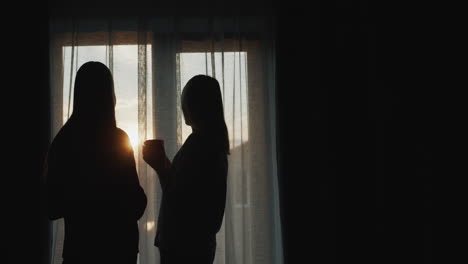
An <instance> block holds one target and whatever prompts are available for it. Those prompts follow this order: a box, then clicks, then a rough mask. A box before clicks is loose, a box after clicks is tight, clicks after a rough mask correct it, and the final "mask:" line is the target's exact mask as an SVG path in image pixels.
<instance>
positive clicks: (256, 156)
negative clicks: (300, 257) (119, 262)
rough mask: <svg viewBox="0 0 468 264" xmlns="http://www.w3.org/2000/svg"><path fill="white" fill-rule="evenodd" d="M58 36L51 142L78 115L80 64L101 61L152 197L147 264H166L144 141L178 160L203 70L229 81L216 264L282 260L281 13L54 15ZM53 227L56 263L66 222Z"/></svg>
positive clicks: (143, 261) (54, 37) (142, 257)
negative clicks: (185, 105) (157, 141)
mask: <svg viewBox="0 0 468 264" xmlns="http://www.w3.org/2000/svg"><path fill="white" fill-rule="evenodd" d="M50 38H51V41H50V43H51V47H50V51H51V52H50V54H51V58H50V59H51V65H50V66H51V117H52V123H51V126H52V130H51V131H52V133H53V134H52V137H53V136H55V135H56V133H57V132H58V130H59V129H60V127H61V126H62V124H64V123H65V121H66V120H67V119H68V117H69V116H70V114H71V112H70V111H71V109H72V101H73V85H74V77H75V75H76V72H77V70H78V69H79V67H80V66H81V65H82V64H83V63H85V62H87V61H90V60H93V61H101V62H103V63H104V64H106V65H107V66H108V67H109V68H110V69H111V71H112V73H113V76H114V82H115V90H116V97H117V105H116V115H117V124H118V126H119V127H121V128H122V129H123V130H125V131H126V132H127V134H129V136H130V138H131V140H132V144H133V147H134V150H135V158H136V161H137V168H138V175H139V179H140V183H141V185H142V186H143V188H144V190H145V192H146V195H147V197H148V206H147V208H146V211H145V214H144V215H143V217H142V218H141V219H140V221H139V231H140V254H139V260H138V261H139V263H140V264H150V263H159V251H158V249H157V248H156V247H155V246H154V245H153V242H154V237H155V231H156V230H155V229H156V226H157V224H156V221H157V216H158V208H159V206H160V200H161V189H160V186H159V182H158V178H157V175H156V173H155V172H154V170H152V169H151V168H150V167H149V166H147V165H146V163H145V162H144V161H143V160H142V158H141V154H140V153H141V143H142V142H143V141H144V140H146V139H150V138H161V139H164V140H165V147H166V151H167V153H168V156H169V158H171V159H172V158H173V157H174V155H175V154H176V152H177V150H178V149H179V148H180V146H181V145H182V144H183V142H184V140H185V139H186V138H187V136H188V135H189V134H190V132H191V130H190V128H189V127H187V126H186V125H185V123H184V120H183V115H182V112H181V109H180V95H181V92H182V89H183V87H184V85H185V84H186V83H187V81H188V80H189V79H190V78H191V77H193V76H194V75H197V74H206V75H210V76H212V77H215V78H216V79H217V80H218V81H219V83H220V85H221V90H222V96H223V103H224V111H225V118H226V123H227V126H228V132H229V138H230V144H231V155H230V156H229V175H228V194H227V195H228V197H227V202H226V210H225V216H224V221H223V226H222V228H221V231H220V232H219V233H218V235H217V243H218V246H217V252H216V257H215V263H217V264H231V263H236V264H237V263H239V264H247V263H255V264H257V263H266V264H270V263H282V262H283V256H282V244H281V243H282V242H281V225H280V221H279V219H280V218H279V193H278V183H277V175H276V148H275V140H276V134H275V131H276V124H275V66H274V65H275V50H274V49H275V47H274V24H273V19H272V17H268V16H264V17H145V18H131V19H122V18H119V19H116V18H108V19H79V18H74V19H53V20H51V22H50ZM69 109H70V110H69ZM194 217H196V216H194ZM53 226H54V228H53V233H54V236H53V248H52V251H53V252H52V256H53V263H54V264H55V263H61V261H62V260H61V250H62V248H61V247H62V244H63V220H59V221H55V222H54V225H53ZM194 228H196V227H194Z"/></svg>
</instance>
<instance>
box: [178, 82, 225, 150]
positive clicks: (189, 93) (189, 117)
mask: <svg viewBox="0 0 468 264" xmlns="http://www.w3.org/2000/svg"><path fill="white" fill-rule="evenodd" d="M182 111H183V113H184V119H185V123H186V124H187V125H189V126H191V127H192V128H193V130H195V131H201V132H205V133H210V134H211V135H213V136H215V137H216V138H219V139H220V140H221V141H220V142H221V144H222V147H223V148H224V150H225V151H226V153H229V137H228V132H227V127H226V122H225V120H224V111H223V101H222V97H221V89H220V87H219V83H218V81H217V80H216V79H214V78H212V77H210V76H206V75H197V76H194V77H193V78H192V79H190V80H189V81H188V83H187V84H186V85H185V87H184V90H183V91H182Z"/></svg>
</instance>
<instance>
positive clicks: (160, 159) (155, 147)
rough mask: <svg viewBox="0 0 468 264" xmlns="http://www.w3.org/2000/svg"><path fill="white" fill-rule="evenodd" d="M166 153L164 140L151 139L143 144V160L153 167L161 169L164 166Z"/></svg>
mask: <svg viewBox="0 0 468 264" xmlns="http://www.w3.org/2000/svg"><path fill="white" fill-rule="evenodd" d="M165 158H166V152H165V150H164V140H162V139H149V140H145V142H143V159H144V160H145V161H146V162H147V163H148V164H149V165H151V166H152V167H160V166H161V164H164V162H165Z"/></svg>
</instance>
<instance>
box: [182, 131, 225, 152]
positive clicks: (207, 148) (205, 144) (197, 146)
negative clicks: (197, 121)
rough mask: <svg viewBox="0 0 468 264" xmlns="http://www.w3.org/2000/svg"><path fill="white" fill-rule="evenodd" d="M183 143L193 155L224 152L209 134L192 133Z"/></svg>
mask: <svg viewBox="0 0 468 264" xmlns="http://www.w3.org/2000/svg"><path fill="white" fill-rule="evenodd" d="M184 145H186V148H187V149H189V150H190V152H192V153H193V154H195V155H220V154H225V152H224V150H223V149H222V148H221V147H220V145H219V144H218V143H217V140H216V137H214V136H211V135H209V134H202V133H192V134H190V136H189V137H188V138H187V140H186V141H185V144H184Z"/></svg>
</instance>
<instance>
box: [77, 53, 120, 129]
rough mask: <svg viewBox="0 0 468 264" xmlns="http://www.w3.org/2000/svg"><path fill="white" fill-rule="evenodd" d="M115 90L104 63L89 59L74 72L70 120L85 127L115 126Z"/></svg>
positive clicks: (110, 74) (110, 75)
mask: <svg viewBox="0 0 468 264" xmlns="http://www.w3.org/2000/svg"><path fill="white" fill-rule="evenodd" d="M115 103H116V99H115V92H114V80H113V77H112V73H111V72H110V70H109V68H107V66H106V65H104V64H102V63H100V62H95V61H90V62H87V63H85V64H83V65H82V66H81V67H80V69H79V70H78V72H77V74H76V79H75V87H74V98H73V113H72V116H71V117H70V120H73V121H75V122H78V123H81V124H83V123H85V124H86V126H87V127H92V126H95V127H96V128H115V127H116V120H115Z"/></svg>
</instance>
